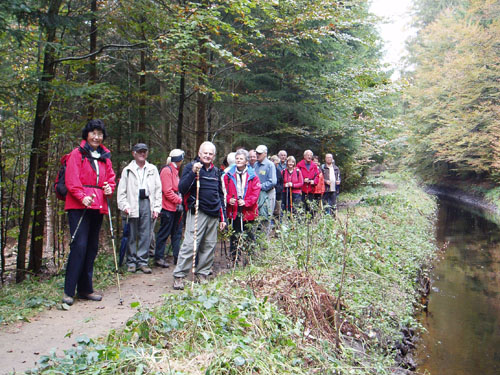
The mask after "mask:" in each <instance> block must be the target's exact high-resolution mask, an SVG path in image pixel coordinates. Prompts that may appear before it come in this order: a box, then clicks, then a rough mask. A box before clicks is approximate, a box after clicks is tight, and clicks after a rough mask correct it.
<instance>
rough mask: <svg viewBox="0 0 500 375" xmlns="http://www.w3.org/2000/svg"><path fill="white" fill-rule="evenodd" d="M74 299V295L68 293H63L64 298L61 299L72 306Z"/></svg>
mask: <svg viewBox="0 0 500 375" xmlns="http://www.w3.org/2000/svg"><path fill="white" fill-rule="evenodd" d="M74 301H75V300H74V299H73V297H70V296H68V295H67V294H66V293H64V294H63V298H62V301H61V302H62V303H65V304H66V305H68V306H71V305H72V304H73V302H74Z"/></svg>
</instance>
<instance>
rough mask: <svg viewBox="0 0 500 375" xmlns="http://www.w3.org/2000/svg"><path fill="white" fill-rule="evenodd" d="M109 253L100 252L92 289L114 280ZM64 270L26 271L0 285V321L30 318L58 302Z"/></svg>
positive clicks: (105, 285)
mask: <svg viewBox="0 0 500 375" xmlns="http://www.w3.org/2000/svg"><path fill="white" fill-rule="evenodd" d="M114 268H115V266H114V260H113V257H112V255H111V254H108V253H104V252H102V253H99V254H98V255H97V258H96V261H95V265H94V289H96V290H102V289H104V288H106V287H108V286H110V285H113V284H114V283H115V281H116V276H115V272H114ZM63 289H64V274H59V275H55V276H52V277H50V278H43V279H41V278H40V277H37V276H32V275H29V274H28V275H27V276H26V280H25V281H23V282H22V283H19V284H7V285H5V286H3V287H2V288H1V289H0V324H8V323H12V322H16V321H29V320H30V318H31V317H33V316H35V315H37V314H38V313H40V312H41V311H43V310H45V309H48V308H56V307H59V306H60V305H61V297H62V293H63Z"/></svg>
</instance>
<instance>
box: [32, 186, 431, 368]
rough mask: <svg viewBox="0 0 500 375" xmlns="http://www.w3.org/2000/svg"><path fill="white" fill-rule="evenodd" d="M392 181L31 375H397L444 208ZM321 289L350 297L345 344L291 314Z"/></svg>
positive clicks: (285, 232)
mask: <svg viewBox="0 0 500 375" xmlns="http://www.w3.org/2000/svg"><path fill="white" fill-rule="evenodd" d="M385 178H391V179H392V180H393V181H394V180H396V182H397V184H398V188H397V189H396V190H394V189H391V190H387V189H385V188H384V185H383V180H382V179H375V180H373V181H371V182H370V184H369V185H367V186H365V187H364V188H363V189H360V190H359V191H357V192H355V193H353V194H351V195H350V196H346V199H347V200H349V201H355V200H356V201H360V202H361V203H359V204H358V205H357V206H355V207H351V208H349V209H347V210H343V211H339V214H338V218H333V217H331V216H326V215H325V216H323V215H316V216H315V218H314V219H312V218H309V219H304V220H295V222H293V223H292V222H288V223H285V225H284V226H282V227H281V228H280V229H279V230H278V231H277V232H276V235H275V236H274V237H272V238H270V239H267V238H265V236H263V237H261V238H260V239H259V240H258V241H260V242H259V243H258V244H257V245H255V247H256V248H258V249H259V250H258V251H260V253H258V254H256V256H254V257H252V261H251V264H250V265H249V266H247V267H245V268H240V269H237V270H236V271H235V272H232V273H231V274H227V275H223V276H220V277H218V278H217V280H215V281H213V282H212V283H210V284H209V285H207V286H197V287H196V288H195V289H194V291H192V292H191V291H187V292H184V293H183V294H179V295H166V296H165V301H164V303H163V304H162V306H160V307H158V308H156V309H154V310H147V309H142V308H141V307H140V306H137V307H138V312H137V314H136V315H135V316H134V318H133V319H131V320H129V321H128V322H127V324H126V327H125V328H124V329H123V330H122V331H119V332H118V331H113V332H111V333H110V334H109V335H108V336H107V337H106V338H104V339H101V340H97V341H93V340H89V339H88V338H85V337H82V338H80V339H79V346H78V347H77V348H75V349H72V350H70V351H68V352H67V353H66V357H65V358H57V357H55V356H54V355H49V356H45V357H43V358H42V361H41V365H40V367H39V369H37V370H35V371H33V373H44V374H56V373H69V374H77V373H85V374H130V373H135V374H314V373H317V374H360V375H361V374H390V373H391V372H392V371H393V369H394V367H395V366H396V363H395V360H394V356H395V355H394V352H393V351H392V344H393V343H394V341H395V340H396V339H397V338H398V337H399V334H400V331H401V329H402V328H403V327H404V326H411V327H415V326H416V325H417V323H416V322H415V320H414V318H413V313H414V309H415V307H416V305H417V292H416V290H417V287H418V275H419V272H420V270H421V267H422V265H424V264H426V263H428V262H429V260H430V259H431V258H432V257H433V254H434V251H435V246H434V243H433V240H432V239H433V221H434V212H435V202H434V200H433V198H431V197H429V196H427V195H425V194H424V193H423V192H422V191H421V190H420V189H419V188H418V187H417V186H416V185H415V184H414V183H413V182H412V181H411V180H409V179H401V178H399V177H397V176H385ZM255 252H257V251H255ZM290 275H295V276H294V277H295V278H294V279H290V280H288V281H291V282H289V283H283V282H282V281H283V280H284V279H285V278H287V277H291V276H290ZM297 275H300V277H298V276H297ZM306 282H307V284H305V285H306V288H305V289H304V288H303V290H302V291H301V293H297V290H299V289H300V287H304V283H306ZM300 283H303V285H299V284H300ZM287 288H288V289H287ZM341 288H342V293H340V289H341ZM292 289H293V291H292ZM318 290H322V291H323V290H324V291H325V293H327V294H328V293H329V295H330V296H333V297H332V298H330V297H329V298H327V299H321V301H333V300H335V298H338V297H340V300H337V303H336V305H337V306H338V307H342V309H341V311H339V309H337V311H336V312H335V316H334V320H335V321H334V322H333V323H332V324H338V323H340V324H342V327H340V328H341V329H338V330H337V332H342V335H341V337H336V338H335V340H338V341H337V344H338V345H335V344H334V340H332V339H330V338H328V337H323V336H322V335H321V332H317V331H314V329H313V328H311V327H313V325H311V324H308V323H311V322H308V321H306V320H307V319H311V316H312V317H316V316H317V315H314V314H312V315H311V314H308V313H307V309H306V310H304V309H294V308H290V306H288V307H289V308H286V306H285V303H289V304H290V303H291V304H295V305H296V306H300V305H303V304H305V303H307V304H310V303H311V302H312V301H314V298H313V297H314V296H312V294H315V293H316V292H317V291H318ZM332 304H333V303H332ZM307 306H309V305H307ZM317 307H318V306H312V307H311V308H314V309H316V308H317ZM334 307H336V306H335V305H334ZM337 314H338V315H337ZM330 317H331V316H327V318H330ZM326 321H327V323H326V324H328V319H326ZM313 323H314V322H313ZM346 327H347V329H346ZM337 328H338V326H337Z"/></svg>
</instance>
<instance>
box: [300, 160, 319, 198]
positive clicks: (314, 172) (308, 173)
mask: <svg viewBox="0 0 500 375" xmlns="http://www.w3.org/2000/svg"><path fill="white" fill-rule="evenodd" d="M297 168H299V169H300V171H301V172H302V177H303V178H304V180H305V179H306V178H308V179H309V180H312V181H313V182H312V183H306V182H304V185H302V192H303V193H306V194H309V193H313V192H314V186H315V185H317V184H318V180H319V169H318V166H317V165H316V163H315V162H313V161H311V163H310V164H309V169H307V167H306V161H305V160H304V159H302V160H301V161H299V163H298V164H297Z"/></svg>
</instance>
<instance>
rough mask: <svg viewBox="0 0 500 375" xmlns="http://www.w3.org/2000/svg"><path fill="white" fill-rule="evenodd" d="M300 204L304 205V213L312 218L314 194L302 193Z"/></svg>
mask: <svg viewBox="0 0 500 375" xmlns="http://www.w3.org/2000/svg"><path fill="white" fill-rule="evenodd" d="M302 202H303V203H304V209H305V210H306V212H310V213H311V215H312V216H314V211H313V210H312V207H311V206H312V202H314V194H313V193H304V192H302Z"/></svg>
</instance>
